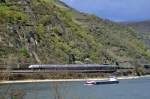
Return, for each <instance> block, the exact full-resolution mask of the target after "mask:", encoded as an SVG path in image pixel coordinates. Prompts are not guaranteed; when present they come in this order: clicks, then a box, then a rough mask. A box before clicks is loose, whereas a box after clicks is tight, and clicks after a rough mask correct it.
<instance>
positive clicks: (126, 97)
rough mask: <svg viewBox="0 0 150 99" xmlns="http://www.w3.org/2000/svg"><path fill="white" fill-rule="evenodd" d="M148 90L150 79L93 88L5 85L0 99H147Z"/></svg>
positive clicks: (60, 84)
mask: <svg viewBox="0 0 150 99" xmlns="http://www.w3.org/2000/svg"><path fill="white" fill-rule="evenodd" d="M149 89H150V78H140V79H135V80H121V81H120V83H119V84H116V85H94V86H85V85H84V82H47V83H27V84H5V85H0V99H142V98H143V99H149V97H150V91H149Z"/></svg>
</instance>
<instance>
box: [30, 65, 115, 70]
mask: <svg viewBox="0 0 150 99" xmlns="http://www.w3.org/2000/svg"><path fill="white" fill-rule="evenodd" d="M28 68H29V69H50V70H114V69H117V66H116V65H109V64H104V65H100V64H64V65H63V64H34V65H30V66H29V67H28Z"/></svg>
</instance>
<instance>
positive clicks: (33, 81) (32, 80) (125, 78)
mask: <svg viewBox="0 0 150 99" xmlns="http://www.w3.org/2000/svg"><path fill="white" fill-rule="evenodd" d="M145 77H150V75H146V76H122V77H117V79H118V80H127V79H131V80H132V79H139V78H145ZM107 79H108V78H85V79H44V80H40V79H39V80H34V79H30V80H13V81H0V85H1V84H21V83H44V82H70V81H87V80H107Z"/></svg>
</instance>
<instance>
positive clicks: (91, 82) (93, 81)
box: [85, 76, 119, 85]
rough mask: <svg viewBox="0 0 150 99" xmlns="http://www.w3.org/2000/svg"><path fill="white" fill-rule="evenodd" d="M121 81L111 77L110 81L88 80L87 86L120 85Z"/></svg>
mask: <svg viewBox="0 0 150 99" xmlns="http://www.w3.org/2000/svg"><path fill="white" fill-rule="evenodd" d="M118 83H119V81H118V80H117V78H116V77H114V76H113V77H109V79H108V80H101V81H99V80H88V81H86V82H85V85H100V84H118Z"/></svg>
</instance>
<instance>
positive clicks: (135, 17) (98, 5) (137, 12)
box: [63, 0, 150, 21]
mask: <svg viewBox="0 0 150 99" xmlns="http://www.w3.org/2000/svg"><path fill="white" fill-rule="evenodd" d="M63 1H64V2H65V3H66V4H68V5H70V6H71V7H72V8H75V9H77V10H79V11H80V12H86V13H90V14H95V15H97V16H99V17H101V18H103V19H109V20H112V21H142V20H147V19H150V0H63Z"/></svg>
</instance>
